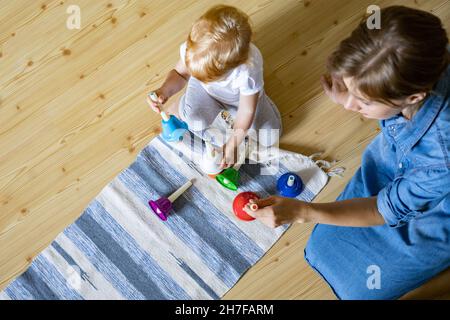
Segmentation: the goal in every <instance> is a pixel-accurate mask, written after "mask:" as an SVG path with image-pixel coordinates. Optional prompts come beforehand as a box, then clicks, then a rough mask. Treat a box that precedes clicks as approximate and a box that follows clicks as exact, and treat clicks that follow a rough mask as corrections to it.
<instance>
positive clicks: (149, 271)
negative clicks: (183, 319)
mask: <svg viewBox="0 0 450 320" xmlns="http://www.w3.org/2000/svg"><path fill="white" fill-rule="evenodd" d="M191 146H192V145H188V143H186V142H185V143H183V142H182V143H177V144H171V145H169V144H167V143H166V142H165V141H163V140H162V139H161V138H160V137H158V138H155V139H154V140H152V141H151V142H150V143H149V144H148V145H147V146H146V147H145V148H144V149H143V150H142V151H141V152H140V153H139V155H138V156H137V159H136V161H135V162H134V163H133V164H131V165H130V166H129V167H128V168H127V169H125V170H124V171H123V172H121V173H120V174H119V175H118V176H117V177H116V178H115V179H114V180H113V181H111V183H109V184H108V185H107V186H106V187H105V188H104V189H103V190H102V191H101V193H100V194H99V195H98V196H97V197H96V198H95V199H94V200H93V201H92V202H91V203H90V204H89V206H88V207H87V208H86V209H85V211H84V212H83V214H82V215H81V216H80V218H79V219H78V220H77V221H76V222H75V223H73V224H72V225H70V226H69V227H68V228H66V229H65V230H64V231H63V232H62V233H61V234H60V235H59V236H58V237H57V238H56V239H55V240H54V241H53V242H52V244H51V245H50V246H49V247H48V248H47V249H45V250H44V251H43V252H42V253H41V254H40V255H39V256H38V257H37V258H36V259H35V260H34V261H33V263H32V264H31V266H30V267H29V268H28V270H27V271H26V272H25V273H23V274H22V275H21V276H19V277H18V278H16V279H15V280H14V281H13V282H12V283H10V284H9V286H8V287H7V288H6V289H5V290H3V291H2V292H0V299H219V298H221V297H222V296H223V295H224V294H225V293H226V292H227V291H228V290H229V289H230V288H232V287H233V285H234V284H235V283H236V282H237V281H238V280H239V278H240V277H241V276H242V275H243V274H244V272H245V271H246V270H247V269H248V268H250V267H251V266H252V265H253V264H255V263H256V262H257V261H258V260H259V259H260V258H261V257H262V256H263V255H264V254H265V252H266V251H267V250H268V249H269V248H270V247H271V246H272V245H273V244H274V243H275V242H276V241H277V240H278V239H279V237H280V236H281V235H282V234H283V232H284V231H285V230H286V229H287V226H282V227H279V228H276V229H270V228H268V227H266V226H264V225H263V224H261V223H260V222H257V221H253V222H243V221H240V220H237V219H236V218H235V216H234V214H233V212H232V209H231V205H232V201H233V199H234V197H235V196H236V195H237V192H233V191H230V190H227V189H224V188H222V187H221V186H219V185H218V183H217V182H216V181H215V180H212V179H210V178H209V177H208V176H206V175H204V174H202V172H201V171H200V170H198V167H197V164H196V163H197V162H196V161H197V160H198V159H197V158H196V156H195V155H196V154H197V153H195V152H194V153H193V154H192V155H190V156H187V155H188V149H189V148H190V147H191ZM274 150H275V151H279V152H270V153H267V154H266V155H265V156H261V155H260V154H258V156H259V161H260V162H261V163H260V164H244V165H242V167H241V168H240V174H241V180H240V183H241V186H240V188H239V190H238V192H242V191H254V192H257V193H258V194H259V195H260V196H263V197H264V196H267V195H269V194H275V193H276V189H275V185H276V181H277V178H278V177H279V176H280V175H281V174H283V173H285V172H287V171H294V172H297V173H298V174H299V175H300V176H301V177H302V179H303V180H304V182H305V184H306V188H305V190H304V192H302V194H301V195H300V196H299V197H298V198H299V199H302V200H305V201H311V200H312V199H313V198H314V197H315V196H316V195H317V194H318V192H319V191H320V190H321V189H322V188H323V187H324V186H325V184H326V182H327V180H328V177H327V175H326V174H325V173H324V172H323V171H322V170H321V169H320V168H319V167H318V166H317V165H316V164H315V162H314V161H313V160H312V159H310V158H308V157H305V156H302V155H299V154H294V153H291V152H287V151H283V150H279V149H273V150H272V151H274ZM251 156H252V157H256V156H255V153H252V155H251ZM255 159H256V158H255ZM262 169H266V170H270V169H271V170H273V175H264V174H261V170H262ZM188 179H195V182H194V185H193V186H192V187H191V188H189V189H188V190H187V191H186V192H185V193H184V194H183V195H182V196H181V197H180V198H178V200H176V201H175V203H174V210H173V212H172V213H171V215H170V216H169V219H168V220H167V221H166V222H163V221H161V220H159V219H158V218H157V217H156V216H155V215H154V214H153V213H152V212H151V211H150V208H149V206H148V201H149V199H156V198H159V197H161V196H166V195H168V194H170V193H171V192H173V191H174V190H176V189H177V188H178V187H179V186H181V185H182V184H183V183H185V182H186V181H187V180H188Z"/></svg>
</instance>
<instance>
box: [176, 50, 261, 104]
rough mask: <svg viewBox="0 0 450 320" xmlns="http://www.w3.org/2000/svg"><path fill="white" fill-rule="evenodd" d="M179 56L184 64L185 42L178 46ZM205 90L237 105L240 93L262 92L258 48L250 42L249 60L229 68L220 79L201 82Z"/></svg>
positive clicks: (218, 98) (221, 99) (220, 99)
mask: <svg viewBox="0 0 450 320" xmlns="http://www.w3.org/2000/svg"><path fill="white" fill-rule="evenodd" d="M180 57H181V60H182V61H183V63H185V64H186V59H185V57H186V42H184V43H183V44H181V46H180ZM201 84H202V86H203V87H204V88H205V90H206V92H208V94H210V95H211V96H212V97H214V98H215V99H217V100H219V101H221V102H223V103H226V104H231V105H235V106H237V105H238V104H239V97H240V95H241V94H242V95H253V94H256V93H258V92H259V96H260V97H261V96H262V95H263V93H264V79H263V58H262V55H261V52H260V51H259V49H258V48H257V47H256V46H255V45H254V44H253V43H251V44H250V51H249V60H248V62H247V63H244V64H241V65H239V66H238V67H236V68H234V69H233V70H230V71H229V72H228V74H227V75H226V77H225V78H224V79H223V80H220V81H214V82H209V83H204V82H201Z"/></svg>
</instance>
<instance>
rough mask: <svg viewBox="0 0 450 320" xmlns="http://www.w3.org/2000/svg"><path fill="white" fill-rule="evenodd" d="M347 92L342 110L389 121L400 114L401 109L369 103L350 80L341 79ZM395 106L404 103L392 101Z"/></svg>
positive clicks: (403, 102) (373, 102)
mask: <svg viewBox="0 0 450 320" xmlns="http://www.w3.org/2000/svg"><path fill="white" fill-rule="evenodd" d="M342 80H343V81H344V84H345V86H346V87H347V91H348V98H347V101H346V102H345V104H344V108H345V109H347V110H350V111H355V112H359V113H361V114H362V115H363V116H364V117H366V118H369V119H378V120H383V119H389V118H391V117H393V116H395V115H397V114H399V113H401V112H402V108H399V107H396V106H393V105H392V106H390V105H387V104H384V103H381V102H378V101H371V100H369V99H367V98H365V97H364V95H363V94H361V92H359V90H358V89H357V88H355V85H354V84H353V81H352V78H343V79H342ZM393 102H394V103H395V104H396V105H405V101H403V100H401V101H393Z"/></svg>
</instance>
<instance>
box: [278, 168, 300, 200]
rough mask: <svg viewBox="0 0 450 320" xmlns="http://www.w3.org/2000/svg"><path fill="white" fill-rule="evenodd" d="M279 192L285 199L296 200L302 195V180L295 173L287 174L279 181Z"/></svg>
mask: <svg viewBox="0 0 450 320" xmlns="http://www.w3.org/2000/svg"><path fill="white" fill-rule="evenodd" d="M277 190H278V193H279V194H280V195H281V196H283V197H288V198H295V197H297V196H298V195H299V194H300V193H302V190H303V182H302V179H301V178H300V177H299V176H298V175H296V174H295V173H293V172H288V173H285V174H283V175H282V176H281V177H280V178H279V179H278V181H277Z"/></svg>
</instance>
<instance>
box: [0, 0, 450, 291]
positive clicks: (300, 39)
mask: <svg viewBox="0 0 450 320" xmlns="http://www.w3.org/2000/svg"><path fill="white" fill-rule="evenodd" d="M221 2H222V3H228V4H232V5H236V6H239V7H240V8H241V9H243V10H244V11H245V12H247V13H248V14H250V16H251V19H252V21H253V25H254V31H255V38H254V42H255V43H256V45H257V46H258V47H259V48H260V49H261V51H262V53H263V56H264V63H265V82H266V91H267V92H268V93H269V95H270V96H271V97H272V99H273V100H274V101H275V102H276V104H277V105H278V107H279V109H280V111H281V113H282V116H283V125H284V135H283V137H282V139H281V146H282V147H283V148H286V149H290V150H293V151H297V152H301V153H304V154H307V155H308V154H311V153H314V152H317V151H324V152H325V153H324V155H325V157H326V158H327V159H328V160H332V159H336V160H338V161H339V163H338V164H339V165H341V166H344V167H346V168H347V172H346V175H345V178H343V179H340V178H333V179H331V181H330V183H329V185H328V186H327V187H326V188H325V190H324V191H323V192H322V193H321V194H320V196H319V197H318V198H317V201H332V200H333V199H334V198H335V197H336V196H337V195H338V194H339V192H340V191H341V190H342V189H343V187H344V185H345V184H346V182H347V181H348V180H349V179H350V177H351V176H352V174H353V173H354V172H355V170H356V169H357V167H358V165H359V162H360V156H361V153H362V151H363V150H364V148H365V147H366V145H367V144H368V143H369V142H370V141H371V140H372V139H373V137H374V136H375V135H376V134H377V133H378V132H379V129H378V127H377V123H376V122H374V121H368V120H365V119H363V118H362V117H361V116H359V115H357V114H353V113H349V112H346V111H344V110H342V109H341V108H340V107H338V106H335V105H333V104H332V103H331V102H330V101H329V100H328V99H327V98H326V97H325V96H324V95H323V93H322V91H321V88H320V85H319V77H320V75H321V74H322V73H323V72H324V63H325V60H326V57H327V56H328V54H329V53H330V52H331V51H332V50H333V48H334V47H335V46H336V45H337V44H338V43H339V41H340V40H342V39H343V38H344V37H346V36H347V35H348V34H349V33H350V32H351V30H352V29H353V28H354V27H355V25H356V24H357V22H358V21H359V20H360V18H361V17H362V15H363V14H364V13H365V10H366V8H367V6H368V5H370V4H379V5H381V6H386V5H391V4H404V5H408V6H412V7H418V8H421V9H423V10H428V11H432V12H434V13H435V14H436V15H438V16H439V17H441V19H442V20H443V21H444V22H445V24H446V28H447V30H450V28H449V27H450V3H449V1H448V0H447V1H446V0H415V1H412V0H408V1H407V0H399V1H391V0H390V1H377V0H352V1H344V0H331V1H330V0H317V1H316V0H311V1H308V0H305V1H299V0H248V1H239V0H235V1H221ZM74 3H75V4H78V5H79V6H80V8H81V29H80V30H69V29H67V28H66V19H67V17H68V14H67V13H66V9H67V7H68V5H69V4H74ZM216 3H219V1H211V0H199V1H194V0H154V1H132V0H129V1H122V0H104V1H103V0H101V1H100V0H96V1H92V0H77V1H70V2H68V1H65V0H63V1H60V0H58V1H49V0H42V1H30V0H14V1H10V0H0V288H4V287H5V286H6V285H7V284H8V283H9V282H10V281H11V280H12V279H14V278H15V277H16V276H18V275H19V274H20V273H21V272H23V271H24V270H25V269H26V268H27V266H28V265H29V263H30V262H31V261H32V259H33V258H34V257H36V255H38V254H39V252H40V251H42V250H43V249H44V248H45V247H46V246H47V245H48V244H49V243H50V242H51V241H52V239H54V238H55V237H56V235H57V234H59V233H60V232H61V231H62V230H63V229H64V228H65V227H66V226H67V225H69V224H70V223H72V222H73V221H74V220H75V219H76V218H77V217H78V216H79V215H80V214H81V213H82V212H83V209H84V208H85V207H86V206H87V205H88V203H89V202H90V201H91V200H92V199H93V198H94V197H95V196H96V195H97V193H98V192H99V191H100V190H101V189H102V188H103V187H104V186H105V185H106V184H107V183H108V182H109V181H111V180H112V179H113V178H114V177H115V176H116V175H117V174H118V173H119V172H120V171H121V170H122V169H124V168H126V167H127V166H128V165H129V164H130V163H132V162H133V161H134V159H135V157H136V155H137V153H138V152H139V151H140V150H141V149H142V148H143V147H144V146H145V145H146V144H147V143H148V142H149V141H150V140H151V139H152V138H153V137H154V136H155V135H156V134H158V133H159V130H160V129H159V121H160V119H159V117H158V116H157V115H156V114H155V113H153V112H151V111H150V109H149V107H147V105H146V104H145V95H146V93H147V92H148V91H150V90H151V89H155V88H157V87H158V86H159V85H160V84H161V83H162V81H163V78H164V75H165V74H166V72H168V71H169V70H170V69H171V68H172V67H173V65H174V63H175V62H176V60H177V59H178V57H179V53H178V52H179V51H178V47H179V45H180V43H181V42H182V41H184V39H185V37H186V36H187V33H188V31H189V28H190V25H191V23H192V22H193V19H194V18H195V17H197V16H199V15H200V14H201V13H202V12H203V11H204V10H205V9H207V8H208V7H209V6H211V5H213V4H216ZM311 228H312V226H311V225H296V226H293V227H292V228H291V229H290V230H289V231H288V232H287V233H286V234H285V235H284V236H283V237H282V238H281V240H280V241H279V242H278V243H277V244H276V245H275V246H274V247H273V248H272V249H271V250H270V251H269V253H268V254H267V255H266V256H265V257H264V258H263V259H262V260H261V261H260V262H259V263H257V264H256V265H255V266H254V267H253V268H252V269H251V270H250V271H249V272H248V273H247V274H246V275H245V276H244V277H243V279H242V280H241V281H240V282H239V283H238V284H237V285H236V286H235V287H234V288H233V289H232V290H230V292H228V294H227V295H226V296H225V298H228V299H236V298H241V299H255V298H258V299H334V295H333V293H332V292H331V290H330V289H329V288H328V287H327V285H326V284H325V283H324V282H323V281H322V280H321V279H320V278H319V277H318V276H317V275H316V274H315V272H314V271H313V270H312V269H311V268H309V267H308V266H307V264H306V262H305V261H304V258H303V248H304V246H305V243H306V241H307V239H308V237H309V234H310V231H311Z"/></svg>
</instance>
